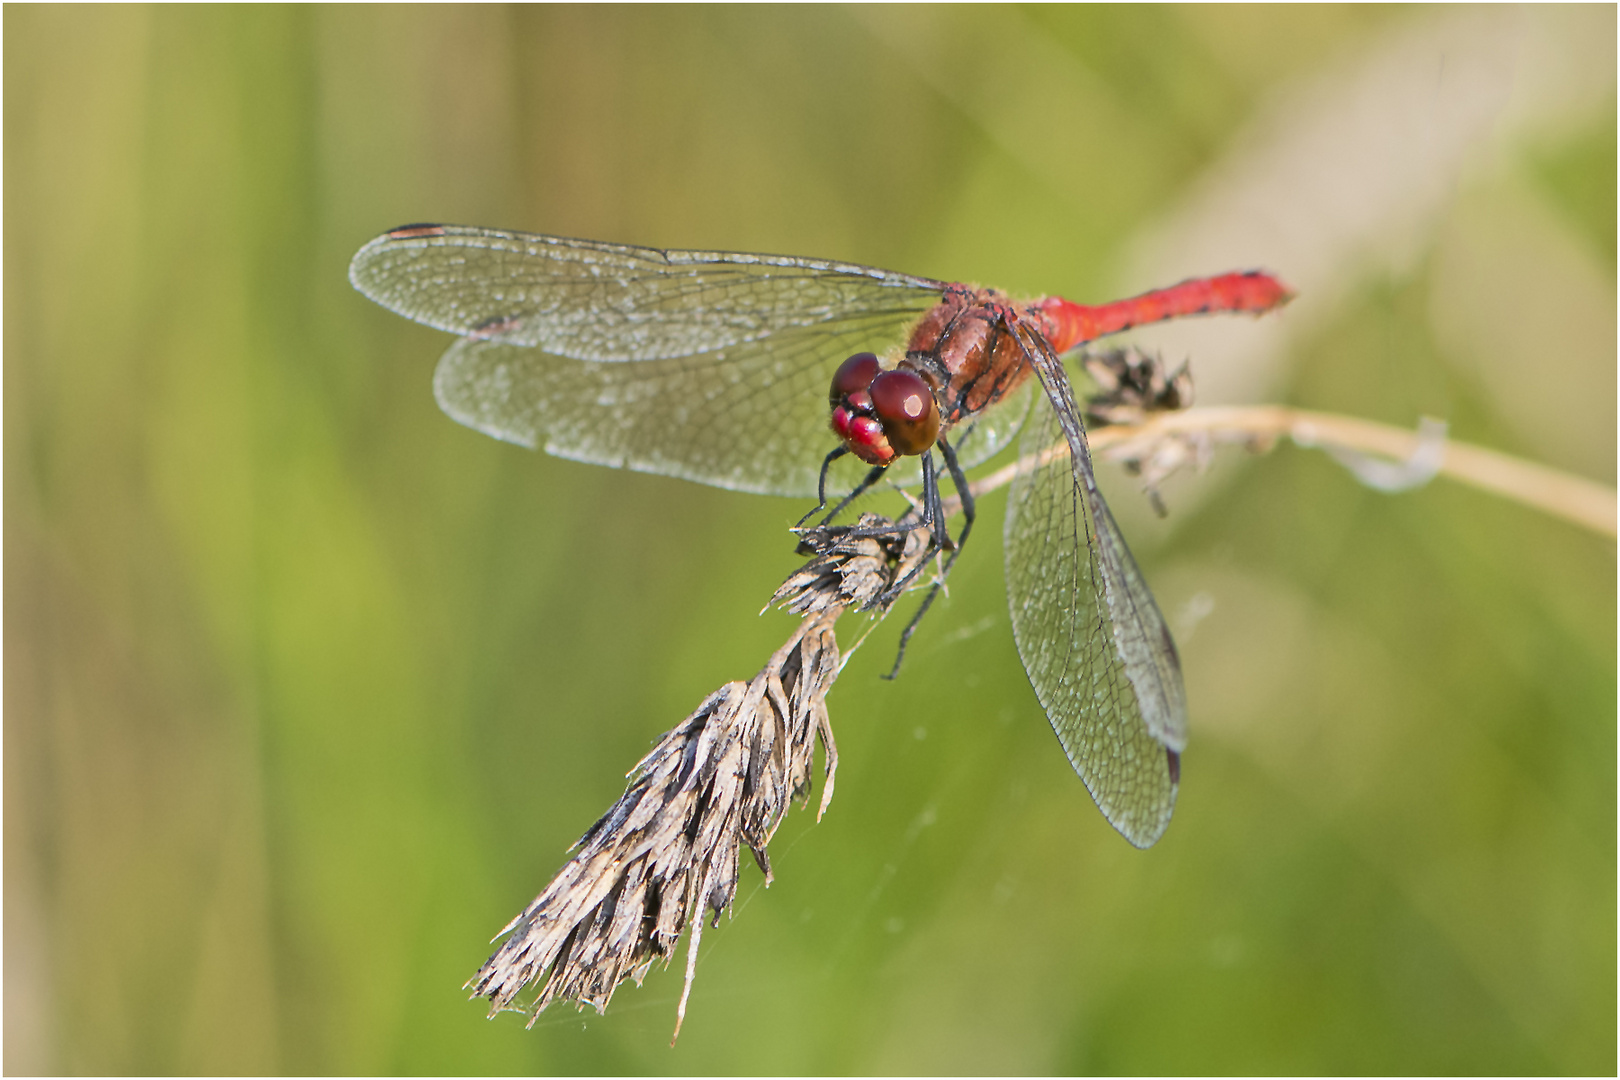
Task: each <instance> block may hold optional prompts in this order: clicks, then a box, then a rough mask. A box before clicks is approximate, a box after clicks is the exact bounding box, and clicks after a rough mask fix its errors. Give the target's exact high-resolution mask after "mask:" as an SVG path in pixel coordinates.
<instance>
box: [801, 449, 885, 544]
mask: <svg viewBox="0 0 1620 1080" xmlns="http://www.w3.org/2000/svg"><path fill="white" fill-rule="evenodd" d="M832 460H833V456H832V455H829V456H828V458H827V463H828V464H830V463H831V462H832ZM823 469H825V466H823ZM881 479H883V466H881V465H874V466H873V467H872V470H871V471H870V472H868V473H867V474H866V476H864V477H863V478H862V479H861V482H860V483H859V484H856V485H855V490H854V491H851V492H850V493H849V494H848V495H845V496H844V498H843V499H842V500H840V501H839V503H838V505H837V506H835V507H833V508H832V512H831V513H829V514H828V515H827V516H826V517H824V518H822V519H821V524H819V525H812V526H808V527H807V526H806V525H805V522H806V521H809V520H810V519H811V518H813V517H815V516H816V515H817V514H819V513H820V512H821V511H822V509H823V508H824V507H826V505H827V499H826V496H825V495H823V496H822V500H821V505H820V506H818V507H816V508H815V509H814V510H812V511H810V512H809V513H808V514H806V515H804V517H802V518H800V519H799V523H798V524H797V525H795V526H793V528H792V530H791V531H792V532H796V533H798V534H799V535H800V536H801V537H802V539H800V541H799V548H798V551H799V554H800V555H809V554H811V553H812V550H813V549H812V548H811V547H810V544H809V538H810V537H812V536H814V537H819V538H823V539H825V538H828V537H832V536H883V535H887V534H890V533H895V532H900V531H902V530H901V529H899V528H897V527H893V526H891V527H888V528H883V529H857V528H855V527H854V526H849V525H837V526H835V525H831V524H829V523H830V522H831V521H832V520H833V519H834V518H836V517H837V516H838V515H839V514H842V513H843V512H844V509H845V508H846V507H848V506H849V504H850V503H852V502H854V501H855V500H856V499H858V498H860V497H861V496H862V495H864V494H865V493H866V492H867V491H869V490H870V489H871V488H872V487H873V486H874V485H875V484H876V483H877V482H878V481H879V480H881ZM822 482H823V484H825V482H826V474H825V472H823V474H822Z"/></svg>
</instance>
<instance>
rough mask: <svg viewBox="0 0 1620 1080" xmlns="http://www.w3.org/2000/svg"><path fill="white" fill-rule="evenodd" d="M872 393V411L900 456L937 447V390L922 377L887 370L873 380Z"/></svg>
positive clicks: (901, 371)
mask: <svg viewBox="0 0 1620 1080" xmlns="http://www.w3.org/2000/svg"><path fill="white" fill-rule="evenodd" d="M852 359H853V358H852ZM845 363H846V364H848V363H849V361H847V360H846V361H845ZM871 393H872V411H873V412H875V413H877V418H878V419H879V420H881V421H883V431H884V434H886V435H888V437H889V445H890V446H892V447H894V450H895V452H896V453H899V454H920V453H922V452H923V451H924V450H927V449H928V448H929V447H930V446H933V445H934V439H935V438H936V437H938V435H939V410H938V409H937V408H935V407H934V394H933V391H931V390H930V389H929V388H928V384H927V383H925V382H923V380H922V378H921V377H920V376H918V375H916V374H914V373H913V372H910V371H907V370H905V369H904V368H897V369H895V370H894V371H885V372H883V374H881V375H879V376H878V377H877V378H875V379H873V380H872V390H871Z"/></svg>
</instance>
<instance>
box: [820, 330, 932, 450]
mask: <svg viewBox="0 0 1620 1080" xmlns="http://www.w3.org/2000/svg"><path fill="white" fill-rule="evenodd" d="M827 399H828V403H829V404H830V405H831V406H832V429H833V433H834V434H836V435H837V436H838V437H839V439H841V440H842V441H843V443H844V447H845V448H846V449H847V450H849V452H850V453H852V454H854V455H855V456H856V457H858V458H860V459H861V460H862V461H864V462H866V463H867V464H868V465H888V464H889V463H891V462H892V461H894V459H895V458H897V457H901V456H904V455H908V454H921V453H923V452H924V451H925V450H927V449H928V448H929V447H930V446H933V445H934V440H935V439H936V438H937V437H938V436H939V406H937V405H936V404H935V403H934V392H933V390H932V388H930V387H929V385H928V383H927V382H926V381H925V380H924V379H923V378H922V376H920V375H918V374H917V373H916V372H914V371H908V370H906V369H905V368H892V369H890V370H888V371H885V370H884V369H883V366H882V365H881V364H879V363H878V358H877V357H876V356H874V355H872V354H871V353H856V354H855V355H854V356H852V357H850V358H849V359H848V360H845V361H844V362H843V363H842V364H839V365H838V370H837V371H835V372H834V373H833V379H832V389H831V390H830V391H829V392H828V395H827Z"/></svg>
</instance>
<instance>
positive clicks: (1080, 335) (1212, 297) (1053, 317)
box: [1030, 270, 1294, 353]
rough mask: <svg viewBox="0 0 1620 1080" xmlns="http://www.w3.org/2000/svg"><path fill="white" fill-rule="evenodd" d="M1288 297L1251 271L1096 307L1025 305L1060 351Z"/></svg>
mask: <svg viewBox="0 0 1620 1080" xmlns="http://www.w3.org/2000/svg"><path fill="white" fill-rule="evenodd" d="M1293 295H1294V294H1293V293H1291V292H1289V291H1288V288H1287V286H1285V285H1283V283H1282V282H1280V281H1278V280H1277V279H1276V278H1274V277H1272V276H1271V275H1270V274H1266V273H1262V272H1260V271H1258V270H1250V271H1248V272H1246V273H1236V274H1221V275H1219V276H1217V277H1208V278H1194V279H1193V280H1191V281H1183V282H1182V283H1181V284H1179V285H1172V286H1170V287H1169V288H1167V289H1154V290H1153V291H1152V292H1145V293H1143V294H1142V295H1141V296H1133V297H1131V298H1130V299H1129V300H1115V301H1114V302H1113V303H1111V304H1098V305H1097V306H1095V307H1092V306H1089V305H1086V304H1076V303H1073V302H1072V301H1069V300H1065V299H1063V298H1062V297H1059V296H1049V297H1047V298H1046V299H1045V300H1040V301H1037V302H1036V303H1034V304H1032V305H1030V306H1031V308H1032V309H1033V310H1037V311H1039V312H1040V313H1041V314H1043V315H1045V316H1046V321H1047V323H1048V333H1047V335H1046V339H1047V340H1048V341H1050V342H1051V343H1052V348H1053V350H1055V351H1056V352H1060V353H1061V352H1067V351H1068V350H1069V349H1072V348H1074V347H1075V346H1076V345H1083V344H1085V343H1086V342H1088V341H1093V340H1095V339H1096V338H1100V337H1103V336H1105V335H1107V334H1117V333H1119V332H1120V331H1121V330H1129V329H1130V328H1131V327H1133V326H1143V325H1146V324H1147V323H1156V322H1163V321H1164V320H1165V319H1175V318H1179V317H1181V316H1183V315H1205V314H1210V313H1213V312H1247V313H1249V314H1251V315H1260V314H1263V313H1265V312H1267V311H1270V310H1271V309H1273V308H1275V307H1279V306H1281V305H1283V304H1285V303H1287V302H1288V301H1289V300H1291V299H1292V298H1293Z"/></svg>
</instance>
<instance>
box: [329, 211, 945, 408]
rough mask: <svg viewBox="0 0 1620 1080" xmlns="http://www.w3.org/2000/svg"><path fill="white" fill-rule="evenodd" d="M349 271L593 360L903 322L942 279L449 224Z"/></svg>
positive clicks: (437, 320) (379, 243) (465, 321)
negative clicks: (862, 321)
mask: <svg viewBox="0 0 1620 1080" xmlns="http://www.w3.org/2000/svg"><path fill="white" fill-rule="evenodd" d="M349 280H350V281H352V282H353V283H354V287H355V288H357V289H359V290H360V291H361V292H363V293H365V294H366V295H367V296H368V297H370V298H371V299H373V300H375V301H376V302H377V303H379V304H381V305H382V306H383V307H386V308H389V309H390V310H392V311H396V312H398V313H399V314H401V315H404V316H405V317H407V318H410V319H415V320H416V321H417V322H420V323H426V324H427V325H428V326H433V327H437V328H438V329H440V330H448V331H450V332H451V333H455V334H470V335H480V336H486V337H499V338H500V339H501V340H503V341H505V342H506V343H508V344H510V345H529V346H534V347H536V348H539V349H543V350H544V351H546V352H549V353H552V354H554V355H557V356H564V357H568V358H570V359H574V360H595V361H598V362H604V361H622V360H664V359H672V358H675V357H680V356H693V355H696V354H698V353H711V352H714V351H716V350H719V349H724V348H728V347H732V346H736V345H740V344H744V343H746V342H752V341H761V340H764V339H766V338H770V337H774V336H776V335H779V334H781V333H782V332H784V331H787V330H791V329H795V328H806V327H814V326H825V325H828V324H831V323H837V322H841V321H843V320H846V319H848V318H850V317H852V316H857V317H864V318H872V319H881V318H884V317H889V318H891V319H893V320H894V321H896V322H909V321H912V320H915V319H916V318H917V317H918V316H920V315H921V314H922V313H923V312H924V311H926V310H928V309H929V308H930V307H932V306H933V305H934V304H935V303H937V302H938V300H939V295H940V292H941V291H942V290H943V289H944V288H945V285H944V283H942V282H938V281H930V280H928V279H927V278H918V277H911V276H910V275H907V274H894V273H890V272H888V271H886V270H875V269H873V268H871V267H868V266H856V265H855V264H853V263H839V262H828V261H826V260H822V259H801V258H795V257H793V256H785V255H747V254H739V253H733V252H723V251H674V250H671V251H663V250H659V249H657V248H644V247H633V246H630V245H627V244H604V243H599V242H597V241H594V240H572V239H568V238H565V237H560V236H538V235H532V234H528V233H514V232H502V231H499V230H496V229H479V228H468V227H463V226H456V225H412V226H407V227H405V228H402V229H395V230H394V231H392V232H389V233H384V234H383V235H382V236H379V237H377V238H376V239H375V240H373V241H371V242H370V243H369V244H367V245H366V246H365V247H363V248H361V249H360V250H359V251H358V252H356V253H355V256H354V260H353V261H352V262H351V263H350V264H349ZM822 389H823V391H825V387H823V388H822Z"/></svg>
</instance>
